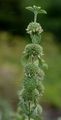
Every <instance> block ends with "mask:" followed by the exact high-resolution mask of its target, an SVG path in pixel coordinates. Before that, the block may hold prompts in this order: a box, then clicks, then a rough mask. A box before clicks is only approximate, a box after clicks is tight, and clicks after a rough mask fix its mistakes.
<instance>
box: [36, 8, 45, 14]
mask: <svg viewBox="0 0 61 120" xmlns="http://www.w3.org/2000/svg"><path fill="white" fill-rule="evenodd" d="M38 13H43V14H47V12H46V11H45V10H43V9H41V10H39V11H38Z"/></svg>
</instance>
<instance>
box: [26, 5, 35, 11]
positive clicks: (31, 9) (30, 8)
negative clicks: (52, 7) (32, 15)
mask: <svg viewBox="0 0 61 120" xmlns="http://www.w3.org/2000/svg"><path fill="white" fill-rule="evenodd" d="M26 9H27V10H29V11H31V12H34V9H33V7H31V6H29V7H26Z"/></svg>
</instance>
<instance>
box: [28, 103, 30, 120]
mask: <svg viewBox="0 0 61 120" xmlns="http://www.w3.org/2000/svg"><path fill="white" fill-rule="evenodd" d="M28 120H30V101H29V116H28Z"/></svg>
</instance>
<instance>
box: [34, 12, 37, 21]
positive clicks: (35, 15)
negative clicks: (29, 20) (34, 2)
mask: <svg viewBox="0 0 61 120" xmlns="http://www.w3.org/2000/svg"><path fill="white" fill-rule="evenodd" d="M36 21H37V12H35V13H34V22H36Z"/></svg>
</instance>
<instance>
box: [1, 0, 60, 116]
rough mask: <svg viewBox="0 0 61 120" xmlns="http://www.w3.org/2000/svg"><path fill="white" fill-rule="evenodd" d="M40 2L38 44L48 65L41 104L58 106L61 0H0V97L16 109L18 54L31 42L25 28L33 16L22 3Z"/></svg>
mask: <svg viewBox="0 0 61 120" xmlns="http://www.w3.org/2000/svg"><path fill="white" fill-rule="evenodd" d="M33 4H35V5H40V6H42V8H44V9H45V10H46V11H47V13H48V14H47V15H41V16H40V17H39V19H38V20H39V21H40V23H41V25H42V27H43V29H44V33H43V34H42V43H41V44H42V45H43V47H44V53H45V59H46V62H47V64H48V66H49V69H48V71H46V77H45V81H44V84H45V93H44V96H43V97H42V100H41V101H42V104H43V105H46V106H49V107H53V108H54V109H55V108H57V109H59V110H60V109H61V0H54V1H53V0H31V1H30V0H0V97H2V98H3V99H6V100H7V101H9V103H10V104H11V105H12V106H13V109H15V110H16V106H17V102H18V97H17V90H18V89H19V85H20V84H21V80H22V78H23V68H22V65H21V62H20V60H21V54H22V51H23V49H24V47H25V45H26V44H27V42H31V41H30V39H29V38H28V37H27V35H26V31H25V28H26V27H27V25H28V23H29V22H30V21H32V20H33V14H32V13H29V12H28V11H27V10H25V7H26V6H30V5H33ZM59 115H61V113H60V114H59Z"/></svg>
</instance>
